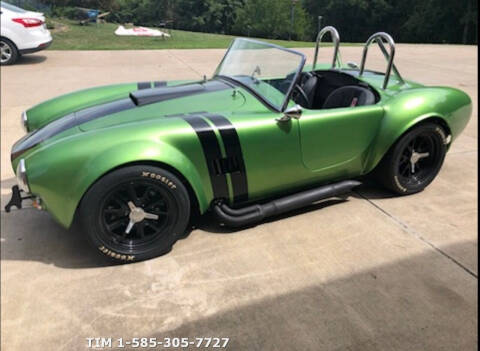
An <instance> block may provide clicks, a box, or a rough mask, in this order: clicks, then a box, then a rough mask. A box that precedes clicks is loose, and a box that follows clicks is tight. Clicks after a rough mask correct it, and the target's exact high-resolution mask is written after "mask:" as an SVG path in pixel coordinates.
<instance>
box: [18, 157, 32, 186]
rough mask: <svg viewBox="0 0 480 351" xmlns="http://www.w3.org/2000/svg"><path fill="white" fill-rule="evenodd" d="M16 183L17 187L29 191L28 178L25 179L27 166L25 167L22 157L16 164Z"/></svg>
mask: <svg viewBox="0 0 480 351" xmlns="http://www.w3.org/2000/svg"><path fill="white" fill-rule="evenodd" d="M17 183H18V187H19V188H20V189H21V190H23V191H24V192H26V193H27V194H29V193H30V188H29V187H28V179H27V168H26V167H25V160H24V159H23V158H22V159H21V160H20V162H18V165H17Z"/></svg>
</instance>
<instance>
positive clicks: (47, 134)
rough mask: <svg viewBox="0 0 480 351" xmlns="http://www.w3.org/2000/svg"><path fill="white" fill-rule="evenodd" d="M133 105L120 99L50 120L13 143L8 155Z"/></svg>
mask: <svg viewBox="0 0 480 351" xmlns="http://www.w3.org/2000/svg"><path fill="white" fill-rule="evenodd" d="M135 107H136V106H135V104H134V103H133V101H132V100H130V99H121V100H116V101H112V102H107V103H104V104H101V105H97V106H91V107H87V108H85V109H83V110H80V111H77V112H74V113H70V114H68V115H66V116H64V117H62V118H59V119H56V120H54V121H52V122H50V123H49V124H47V125H45V126H43V127H42V128H40V129H37V130H35V131H34V132H33V133H30V134H27V135H28V137H25V139H22V140H21V141H19V142H17V143H16V144H15V146H14V148H13V149H12V153H11V155H10V157H11V158H12V160H13V159H15V158H17V157H18V156H20V155H21V154H23V153H24V152H26V151H28V150H30V149H31V148H33V147H35V146H37V145H38V144H40V143H42V142H44V141H45V140H47V139H49V138H52V137H54V136H55V135H57V134H60V133H62V132H64V131H66V130H67V129H70V128H73V127H75V126H78V125H81V124H83V123H87V122H89V121H91V120H94V119H97V118H101V117H105V116H108V115H111V114H114V113H117V112H121V111H126V110H129V109H133V108H135Z"/></svg>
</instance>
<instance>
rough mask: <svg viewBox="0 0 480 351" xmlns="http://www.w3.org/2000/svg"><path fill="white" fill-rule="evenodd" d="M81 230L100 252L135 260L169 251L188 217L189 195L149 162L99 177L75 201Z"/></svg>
mask: <svg viewBox="0 0 480 351" xmlns="http://www.w3.org/2000/svg"><path fill="white" fill-rule="evenodd" d="M80 213H81V218H82V219H83V223H82V224H83V228H84V230H85V234H86V235H87V237H88V239H89V241H90V242H91V243H92V244H93V246H94V247H95V248H96V249H97V250H98V252H101V253H102V254H103V255H105V256H107V257H109V258H112V259H115V260H119V261H123V262H135V261H141V260H145V259H148V258H151V257H155V256H159V255H162V254H165V253H167V252H169V251H170V250H171V248H172V245H173V244H174V243H175V242H176V241H177V239H178V238H179V237H181V236H182V235H183V234H184V232H185V230H186V228H187V225H188V222H189V218H190V199H189V197H188V192H187V190H186V189H185V186H184V185H183V184H182V182H181V181H180V180H179V179H178V178H177V177H176V176H175V175H174V174H172V173H170V172H168V171H166V170H164V169H161V168H157V167H152V166H132V167H126V168H121V169H118V170H115V171H113V172H112V173H109V174H107V175H105V176H104V177H103V178H101V179H100V180H99V181H97V182H96V183H95V184H94V185H93V186H92V187H91V188H90V189H89V191H88V192H87V194H86V195H85V198H84V199H83V200H82V202H81V205H80Z"/></svg>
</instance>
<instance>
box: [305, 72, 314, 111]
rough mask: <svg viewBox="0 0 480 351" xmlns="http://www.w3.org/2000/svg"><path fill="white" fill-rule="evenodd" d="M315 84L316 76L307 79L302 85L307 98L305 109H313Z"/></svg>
mask: <svg viewBox="0 0 480 351" xmlns="http://www.w3.org/2000/svg"><path fill="white" fill-rule="evenodd" d="M317 83H318V78H317V77H316V76H311V77H309V78H308V79H307V81H306V82H305V83H303V84H302V89H303V91H304V92H305V95H307V98H308V102H307V105H308V106H304V107H306V108H312V107H313V102H314V101H315V91H316V88H317Z"/></svg>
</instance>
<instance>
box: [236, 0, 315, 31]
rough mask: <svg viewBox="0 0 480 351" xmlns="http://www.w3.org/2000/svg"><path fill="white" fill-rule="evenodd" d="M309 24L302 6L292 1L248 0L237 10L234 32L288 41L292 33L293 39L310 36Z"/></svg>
mask: <svg viewBox="0 0 480 351" xmlns="http://www.w3.org/2000/svg"><path fill="white" fill-rule="evenodd" d="M292 6H294V24H293V28H291V27H292V23H291V17H290V13H291V7H292ZM309 26H310V25H309V22H308V20H307V15H306V13H305V10H304V9H303V7H302V6H301V4H296V5H294V4H293V3H292V1H291V0H247V1H246V2H245V5H244V6H243V7H242V8H238V9H237V21H236V22H235V25H234V26H233V32H234V33H235V34H240V35H242V34H243V35H245V34H247V35H249V36H255V37H264V38H273V39H286V38H288V37H289V33H290V31H291V34H292V39H297V40H302V39H305V38H306V37H307V36H308V34H307V33H308V29H309Z"/></svg>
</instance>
